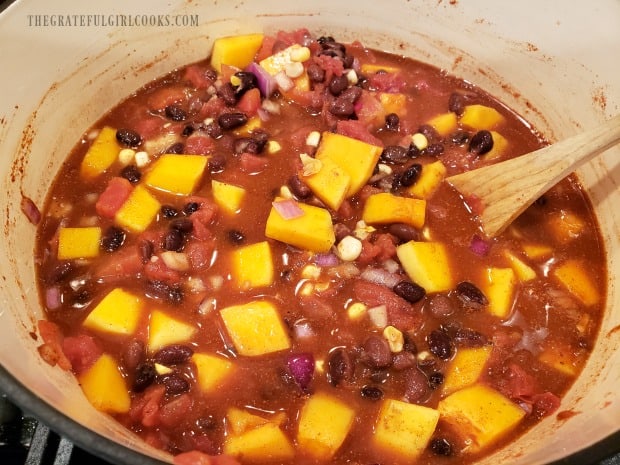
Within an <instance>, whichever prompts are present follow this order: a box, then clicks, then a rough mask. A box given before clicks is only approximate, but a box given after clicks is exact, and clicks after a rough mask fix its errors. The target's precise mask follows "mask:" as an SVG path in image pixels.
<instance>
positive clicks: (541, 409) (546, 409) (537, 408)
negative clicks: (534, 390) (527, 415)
mask: <svg viewBox="0 0 620 465" xmlns="http://www.w3.org/2000/svg"><path fill="white" fill-rule="evenodd" d="M532 401H533V406H534V415H536V416H538V417H539V418H540V417H546V416H549V415H551V414H552V413H554V412H555V411H556V410H557V409H559V408H560V404H561V401H560V398H559V397H558V396H556V395H555V394H553V393H552V392H544V393H542V394H536V395H535V396H533V398H532Z"/></svg>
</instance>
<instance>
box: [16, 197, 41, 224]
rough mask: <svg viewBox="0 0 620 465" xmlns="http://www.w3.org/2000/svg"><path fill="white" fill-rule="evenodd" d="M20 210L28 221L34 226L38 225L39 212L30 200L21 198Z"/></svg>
mask: <svg viewBox="0 0 620 465" xmlns="http://www.w3.org/2000/svg"><path fill="white" fill-rule="evenodd" d="M21 209H22V212H23V213H24V214H25V215H26V218H28V221H30V222H31V223H32V224H34V225H37V224H39V221H41V212H40V211H39V209H38V208H37V206H36V205H35V203H34V202H33V201H32V200H31V199H29V198H28V197H22V201H21Z"/></svg>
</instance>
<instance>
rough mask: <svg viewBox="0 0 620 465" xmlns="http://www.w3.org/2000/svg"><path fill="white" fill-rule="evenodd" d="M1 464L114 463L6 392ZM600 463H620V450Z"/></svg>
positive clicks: (1, 403) (0, 424)
mask: <svg viewBox="0 0 620 465" xmlns="http://www.w3.org/2000/svg"><path fill="white" fill-rule="evenodd" d="M0 464H2V465H82V464H88V465H114V464H111V463H109V462H107V461H105V460H103V459H100V458H98V457H96V456H94V455H92V454H90V453H88V452H86V451H84V450H83V449H80V448H79V447H76V446H74V445H73V444H72V443H71V442H70V441H69V440H67V439H66V438H63V437H60V436H59V435H58V434H56V433H55V432H54V431H52V430H50V429H49V428H48V427H47V426H45V425H44V424H42V423H39V422H38V421H37V420H36V419H35V418H33V417H31V416H28V415H23V413H22V411H21V410H20V409H18V408H17V407H16V406H15V405H13V404H12V403H11V402H10V401H9V400H7V399H6V397H5V396H4V395H3V394H0ZM597 465H620V454H618V455H616V456H614V457H611V458H609V459H606V460H603V461H602V462H600V463H598V464H597Z"/></svg>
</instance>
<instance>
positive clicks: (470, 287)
mask: <svg viewBox="0 0 620 465" xmlns="http://www.w3.org/2000/svg"><path fill="white" fill-rule="evenodd" d="M456 296H457V297H458V299H459V300H460V301H461V302H462V303H463V305H464V306H465V307H467V308H472V309H478V308H480V307H482V306H484V305H487V304H488V303H489V301H488V299H487V298H486V296H485V295H484V294H483V292H482V291H481V290H480V289H478V288H477V287H476V285H475V284H472V283H470V282H469V281H462V282H460V283H458V284H457V285H456Z"/></svg>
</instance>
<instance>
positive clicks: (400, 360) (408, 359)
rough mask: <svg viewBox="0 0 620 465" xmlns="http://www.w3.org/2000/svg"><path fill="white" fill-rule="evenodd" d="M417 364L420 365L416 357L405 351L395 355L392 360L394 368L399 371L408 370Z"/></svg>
mask: <svg viewBox="0 0 620 465" xmlns="http://www.w3.org/2000/svg"><path fill="white" fill-rule="evenodd" d="M417 364H418V361H417V358H416V356H415V355H414V354H412V353H411V352H405V351H402V352H398V353H397V354H394V357H393V360H392V367H393V368H394V369H395V370H398V371H403V370H406V369H408V368H411V367H414V366H416V365H417Z"/></svg>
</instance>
